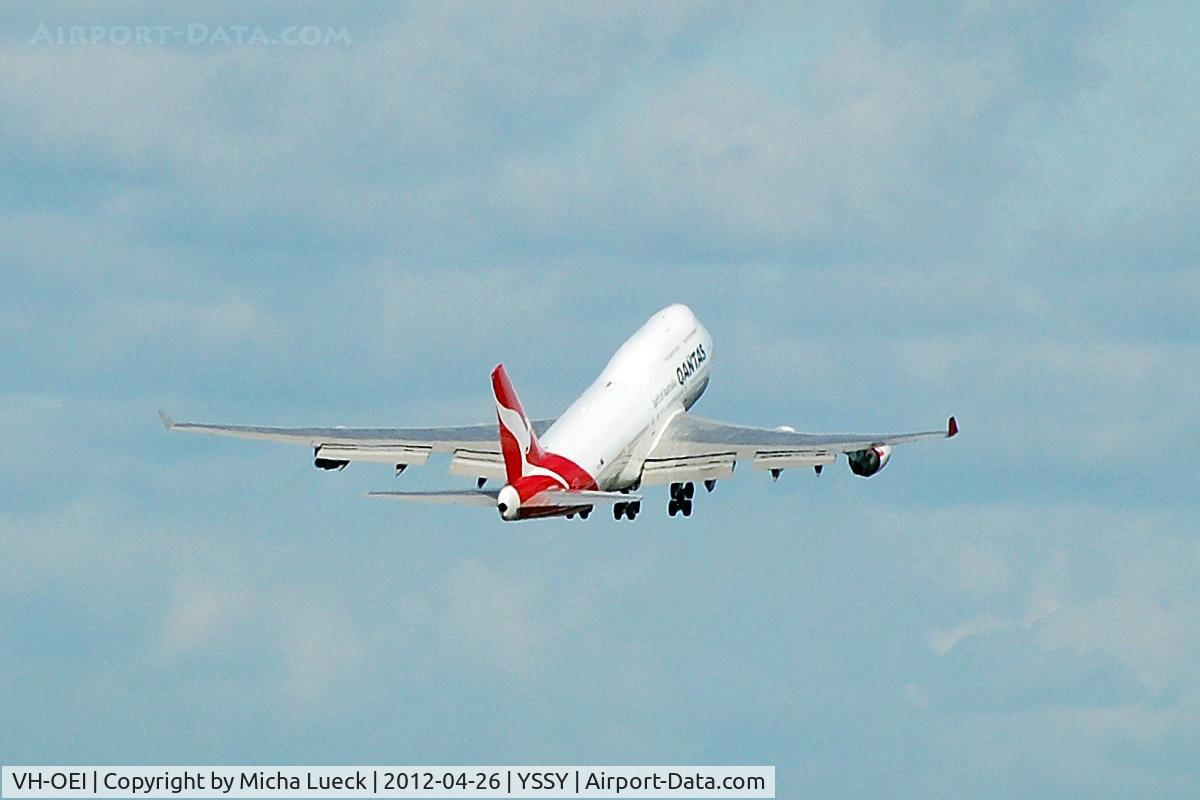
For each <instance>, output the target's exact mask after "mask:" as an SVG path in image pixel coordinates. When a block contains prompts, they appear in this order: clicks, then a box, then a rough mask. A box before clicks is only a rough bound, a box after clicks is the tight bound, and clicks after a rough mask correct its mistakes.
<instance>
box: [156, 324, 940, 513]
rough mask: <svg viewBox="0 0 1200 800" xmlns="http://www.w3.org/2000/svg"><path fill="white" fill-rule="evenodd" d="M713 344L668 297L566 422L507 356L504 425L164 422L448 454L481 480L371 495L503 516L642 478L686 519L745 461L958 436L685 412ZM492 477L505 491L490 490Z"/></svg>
mask: <svg viewBox="0 0 1200 800" xmlns="http://www.w3.org/2000/svg"><path fill="white" fill-rule="evenodd" d="M712 359H713V341H712V337H711V336H710V335H709V333H708V331H707V330H706V329H705V328H704V326H703V325H701V324H700V321H699V320H698V319H697V318H696V315H695V314H693V313H692V310H691V309H690V308H688V307H687V306H684V305H672V306H668V307H667V308H664V309H663V310H661V311H659V312H658V313H657V314H655V315H654V316H652V317H651V318H650V319H649V320H648V321H647V322H646V324H645V325H643V326H642V327H641V328H640V329H639V330H638V331H637V332H636V333H634V334H633V336H631V337H630V338H629V339H628V340H626V342H625V343H624V344H623V345H621V347H620V349H618V350H617V352H616V353H615V354H614V355H613V357H612V358H611V359H610V360H609V362H608V364H607V366H605V368H604V371H603V372H601V373H600V375H599V377H597V378H596V380H595V381H594V382H593V383H592V385H591V386H589V387H588V388H587V389H586V390H585V391H584V393H583V394H582V395H580V396H579V398H578V399H577V400H576V401H575V402H574V403H572V404H571V405H570V407H569V408H567V410H566V411H564V412H563V414H562V415H561V416H560V417H558V418H557V419H549V420H531V419H530V418H529V416H528V415H527V414H526V413H525V409H524V408H523V407H522V405H521V401H520V399H519V398H518V397H517V393H516V391H515V390H514V389H513V385H512V381H510V380H509V377H508V373H507V372H506V371H505V369H504V365H503V364H501V365H499V366H497V367H496V368H495V369H494V370H492V393H493V395H494V398H495V403H496V424H494V425H493V424H491V423H485V424H479V425H465V426H459V427H442V428H272V427H259V426H251V425H210V424H202V423H176V422H174V421H173V420H172V419H171V418H170V417H169V416H167V415H166V414H165V413H163V412H159V415H160V416H161V417H162V420H163V424H164V425H166V427H167V428H168V429H172V430H184V431H197V432H201V433H211V434H217V435H222V436H237V437H241V438H247V439H267V440H274V441H283V442H294V443H301V444H307V445H309V446H310V447H312V448H313V453H314V462H315V464H316V466H317V467H319V468H321V469H341V468H343V467H345V466H346V465H347V464H349V463H350V462H351V461H370V462H382V463H387V464H394V465H395V467H396V472H397V474H399V473H400V472H403V471H404V469H405V468H407V467H408V466H409V465H412V464H424V463H425V462H426V461H427V460H428V459H429V456H430V455H432V454H433V453H445V454H447V455H449V456H450V472H451V473H453V474H456V475H465V476H471V477H475V478H477V486H476V488H474V489H463V490H449V491H437V492H371V493H370V494H371V495H372V496H375V497H390V498H394V499H398V500H409V501H420V502H427V503H445V504H456V505H484V506H493V507H495V508H496V509H497V510H498V511H499V513H500V517H501V518H502V519H505V520H519V519H531V518H537V517H551V516H568V517H574V516H576V515H578V516H580V517H584V518H586V517H587V516H588V515H589V514H590V513H591V511H592V509H593V508H594V507H596V506H609V507H611V508H612V511H613V516H614V517H615V518H617V519H621V518H626V519H634V518H635V517H636V516H637V515H638V513H639V512H640V511H641V502H642V497H641V495H640V494H637V492H638V491H640V490H641V489H642V488H644V487H647V486H654V485H659V484H662V485H669V486H670V500H669V502H668V504H667V511H668V513H669V514H670V515H671V516H675V515H676V514H680V515H682V516H690V515H691V513H692V507H693V502H694V500H693V498H694V496H695V484H696V483H697V482H702V483H703V484H704V486H705V487H706V488H707V489H708V490H709V491H712V489H713V487H714V486H715V485H716V482H717V481H718V480H721V479H724V478H728V477H730V476H732V475H733V471H734V468H735V467H736V465H737V464H738V462H741V461H749V462H751V464H752V465H753V467H754V468H755V469H758V470H764V471H768V472H769V473H770V474H771V476H772V477H774V478H778V477H779V475H780V473H781V472H782V471H783V470H784V469H788V468H792V467H801V466H804V467H813V468H814V469H815V470H816V471H817V472H818V473H820V471H821V469H822V467H824V465H826V464H828V463H831V462H833V461H834V460H836V458H837V456H838V455H845V456H846V459H847V461H848V462H849V465H850V469H851V471H852V472H853V473H854V474H856V475H861V476H864V477H870V476H872V475H874V474H876V473H877V472H879V471H880V470H881V469H883V467H884V466H885V465H886V464H887V463H888V459H889V458H890V457H891V454H892V448H893V447H894V446H895V445H898V444H904V443H907V442H913V441H918V440H921V439H932V438H944V437H950V436H954V435H955V434H956V433H957V432H958V425H957V423H956V422H955V420H954V417H951V418H950V420H949V423H948V425H947V427H946V428H944V429H941V430H935V431H920V432H917V433H901V434H812V433H797V432H796V431H795V430H794V429H792V428H789V427H779V428H755V427H747V426H743V425H730V424H727V423H723V422H715V421H713V420H707V419H703V418H701V417H697V416H694V415H692V414H691V413H690V409H691V407H692V406H693V405H694V404H695V403H696V401H697V400H699V399H700V396H701V395H702V394H704V390H705V389H706V388H707V387H708V381H709V373H710V370H711V368H712ZM489 480H494V481H498V482H502V485H500V486H499V488H485V484H486V483H487V481H489Z"/></svg>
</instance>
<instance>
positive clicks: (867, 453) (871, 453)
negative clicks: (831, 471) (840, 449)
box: [846, 444, 892, 478]
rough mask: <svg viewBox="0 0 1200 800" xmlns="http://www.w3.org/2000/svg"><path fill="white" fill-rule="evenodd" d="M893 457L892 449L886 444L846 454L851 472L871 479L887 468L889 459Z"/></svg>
mask: <svg viewBox="0 0 1200 800" xmlns="http://www.w3.org/2000/svg"><path fill="white" fill-rule="evenodd" d="M891 457H892V448H891V447H890V446H889V445H886V444H883V445H879V446H878V447H868V448H867V449H866V450H855V451H854V452H853V453H846V460H847V461H849V462H850V471H851V472H853V473H854V474H855V475H858V476H860V477H863V478H869V477H871V476H872V475H874V474H875V473H876V472H879V470H881V469H883V468H884V467H886V466H887V463H888V459H889V458H891Z"/></svg>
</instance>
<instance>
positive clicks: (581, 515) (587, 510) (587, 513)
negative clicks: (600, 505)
mask: <svg viewBox="0 0 1200 800" xmlns="http://www.w3.org/2000/svg"><path fill="white" fill-rule="evenodd" d="M591 513H592V507H591V506H588V507H587V508H585V509H583V510H582V511H580V512H579V518H580V519H587V518H588V516H590V515H591Z"/></svg>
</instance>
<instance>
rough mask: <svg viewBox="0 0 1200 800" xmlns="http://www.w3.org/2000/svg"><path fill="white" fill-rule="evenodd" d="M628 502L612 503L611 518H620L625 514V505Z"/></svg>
mask: <svg viewBox="0 0 1200 800" xmlns="http://www.w3.org/2000/svg"><path fill="white" fill-rule="evenodd" d="M627 505H629V504H628V503H613V519H620V518H621V517H623V516H625V507H626V506H627Z"/></svg>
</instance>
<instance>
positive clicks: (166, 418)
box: [158, 408, 175, 430]
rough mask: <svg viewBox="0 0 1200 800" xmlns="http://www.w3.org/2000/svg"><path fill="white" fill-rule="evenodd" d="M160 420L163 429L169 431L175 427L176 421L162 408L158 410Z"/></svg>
mask: <svg viewBox="0 0 1200 800" xmlns="http://www.w3.org/2000/svg"><path fill="white" fill-rule="evenodd" d="M158 418H159V419H161V420H162V424H163V427H164V428H166V429H167V430H171V428H174V427H175V420H173V419H171V415H170V414H168V413H167V412H165V411H163V410H162V409H161V408H160V409H159V410H158Z"/></svg>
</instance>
